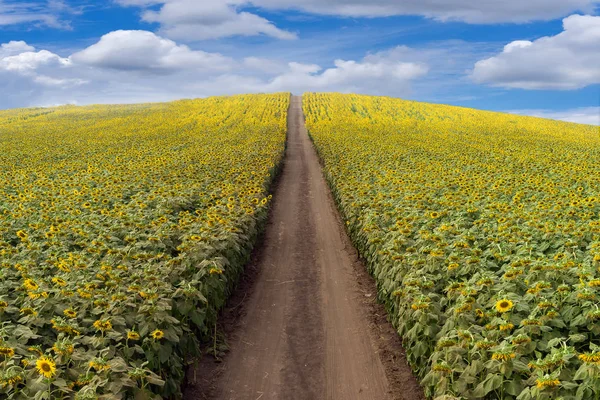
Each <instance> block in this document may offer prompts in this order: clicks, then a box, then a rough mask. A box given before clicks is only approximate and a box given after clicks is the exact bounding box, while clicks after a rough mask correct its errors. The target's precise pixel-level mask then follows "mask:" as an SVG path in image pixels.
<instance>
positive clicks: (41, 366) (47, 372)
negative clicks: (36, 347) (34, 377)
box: [35, 356, 56, 378]
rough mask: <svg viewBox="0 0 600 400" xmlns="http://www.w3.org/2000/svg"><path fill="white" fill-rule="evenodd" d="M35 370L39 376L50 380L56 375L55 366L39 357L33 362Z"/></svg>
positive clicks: (47, 359)
mask: <svg viewBox="0 0 600 400" xmlns="http://www.w3.org/2000/svg"><path fill="white" fill-rule="evenodd" d="M35 368H36V369H37V371H38V372H39V374H40V375H44V376H45V377H46V378H52V377H53V376H54V375H56V364H54V361H52V360H51V359H50V358H48V357H45V356H44V357H40V358H38V359H37V361H36V362H35Z"/></svg>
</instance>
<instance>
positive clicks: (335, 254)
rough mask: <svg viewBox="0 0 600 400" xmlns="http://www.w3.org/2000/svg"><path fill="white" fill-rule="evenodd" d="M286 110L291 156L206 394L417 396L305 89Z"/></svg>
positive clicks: (300, 398) (234, 397) (301, 399)
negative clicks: (334, 190)
mask: <svg viewBox="0 0 600 400" xmlns="http://www.w3.org/2000/svg"><path fill="white" fill-rule="evenodd" d="M288 118H289V121H288V139H287V140H288V142H287V146H288V147H287V152H286V159H285V164H284V168H283V171H282V175H281V177H280V181H279V185H278V187H277V190H276V192H275V195H274V198H273V204H272V207H273V208H272V210H271V215H270V220H269V225H268V226H267V230H266V233H265V237H264V242H263V244H262V249H261V250H260V252H259V254H260V255H259V256H258V257H257V258H256V260H255V261H254V262H255V263H256V266H255V268H256V271H257V272H256V274H257V276H256V277H255V278H254V279H255V281H254V283H253V284H252V288H251V290H249V291H248V292H247V293H246V294H244V298H243V299H242V302H241V303H242V307H243V308H244V311H243V315H242V316H241V319H240V321H239V322H238V324H237V325H238V326H237V327H236V328H235V332H234V334H233V335H232V336H233V337H230V338H229V344H230V346H231V351H230V353H229V354H228V355H227V357H226V358H225V361H224V363H223V364H221V366H220V367H216V368H215V370H214V371H204V370H202V369H201V370H199V371H197V373H198V375H206V374H214V375H216V376H218V377H217V378H216V381H215V382H213V388H212V393H211V394H210V396H208V397H209V398H214V399H224V400H258V399H262V400H271V399H281V400H283V399H285V400H296V399H297V400H316V399H327V400H329V399H343V400H353V399H373V400H385V399H406V400H413V399H419V398H421V393H420V389H419V387H418V385H417V384H416V382H415V380H414V378H413V377H412V375H411V374H410V370H409V369H408V367H407V366H406V364H405V362H404V360H402V359H401V358H397V356H396V354H394V353H396V352H398V351H400V352H401V348H400V349H399V350H398V348H399V344H398V339H397V337H396V338H395V336H397V335H396V334H395V332H393V329H392V328H391V327H390V326H389V324H388V325H387V326H384V328H383V329H382V328H381V327H380V326H378V324H387V322H386V321H385V320H384V319H383V321H382V318H383V317H382V315H383V311H382V310H381V309H380V308H377V307H378V305H376V304H374V297H375V295H374V288H373V284H372V281H370V277H368V275H367V274H366V272H364V268H363V267H362V266H360V265H357V263H358V261H357V256H356V254H355V251H354V250H353V248H352V245H351V244H350V242H349V240H348V238H347V236H346V235H345V232H344V231H343V228H342V226H341V224H340V220H339V217H338V214H337V211H336V210H335V206H334V204H333V201H332V198H331V194H330V191H329V188H328V186H327V183H326V182H325V180H324V178H323V175H322V171H321V166H320V164H319V160H318V157H317V155H316V152H315V150H314V148H313V145H312V143H311V141H310V139H309V137H308V134H307V132H306V128H305V126H304V118H303V114H302V104H301V98H300V97H292V104H291V106H290V114H289V117H288ZM361 268H362V269H363V272H360V269H361ZM357 275H358V276H357ZM361 280H362V282H361ZM365 280H367V286H368V287H365V283H364V281H365ZM374 310H375V311H374ZM375 315H376V316H375ZM376 317H377V318H379V321H374V318H376ZM394 346H395V348H390V347H394ZM205 379H206V378H205ZM189 393H198V391H194V390H192V391H191V392H188V394H186V398H187V399H192V398H193V397H192V396H194V395H190V394H189ZM195 396H196V398H198V399H200V398H205V397H204V396H206V394H203V397H200V396H199V395H197V394H196V395H195Z"/></svg>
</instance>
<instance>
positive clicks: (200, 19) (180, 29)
mask: <svg viewBox="0 0 600 400" xmlns="http://www.w3.org/2000/svg"><path fill="white" fill-rule="evenodd" d="M117 2H118V3H120V4H121V5H124V6H137V7H148V6H153V5H161V7H160V8H159V9H158V10H152V9H150V10H149V9H146V10H145V11H144V12H143V13H142V20H143V21H145V22H149V23H158V24H160V34H161V35H164V36H167V37H169V38H172V39H176V40H186V41H198V40H206V39H216V38H222V37H229V36H257V35H265V36H271V37H274V38H277V39H284V40H289V39H296V34H295V33H293V32H289V31H286V30H283V29H279V28H278V27H276V26H275V24H273V23H272V22H270V21H269V20H267V19H266V18H263V17H261V16H259V15H256V14H253V13H250V12H248V11H243V10H239V9H238V6H240V5H243V4H244V3H247V2H246V1H244V0H241V1H240V0H202V1H197V0H117Z"/></svg>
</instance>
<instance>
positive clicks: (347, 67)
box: [266, 58, 428, 93]
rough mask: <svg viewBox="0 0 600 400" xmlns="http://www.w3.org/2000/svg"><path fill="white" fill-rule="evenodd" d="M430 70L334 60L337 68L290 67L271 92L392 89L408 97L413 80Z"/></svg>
mask: <svg viewBox="0 0 600 400" xmlns="http://www.w3.org/2000/svg"><path fill="white" fill-rule="evenodd" d="M427 70H428V68H427V66H425V65H422V64H416V63H411V62H396V61H391V60H387V59H384V58H380V59H379V60H376V61H375V60H373V61H368V60H367V59H364V60H362V61H353V60H335V62H334V67H332V68H327V69H325V70H323V69H322V68H321V67H320V66H318V65H314V64H299V63H290V64H289V70H288V71H287V72H284V73H283V74H281V75H279V76H276V77H275V78H273V79H272V80H271V81H270V82H269V83H268V84H267V85H266V88H267V90H268V91H274V92H276V91H281V90H287V91H295V92H300V93H302V92H305V91H340V92H350V91H352V92H359V93H360V92H362V93H365V92H367V93H375V92H377V91H378V90H381V89H382V88H384V87H386V86H387V87H388V89H389V88H390V87H392V86H394V87H396V88H399V89H400V90H401V91H403V92H404V93H406V92H407V91H408V88H409V84H410V82H411V81H413V80H414V79H417V78H419V77H422V76H424V75H425V74H426V73H427Z"/></svg>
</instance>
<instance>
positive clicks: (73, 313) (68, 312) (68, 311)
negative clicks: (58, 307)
mask: <svg viewBox="0 0 600 400" xmlns="http://www.w3.org/2000/svg"><path fill="white" fill-rule="evenodd" d="M63 314H65V317H68V318H75V317H77V312H76V311H75V310H71V309H70V308H67V309H66V310H64V311H63Z"/></svg>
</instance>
